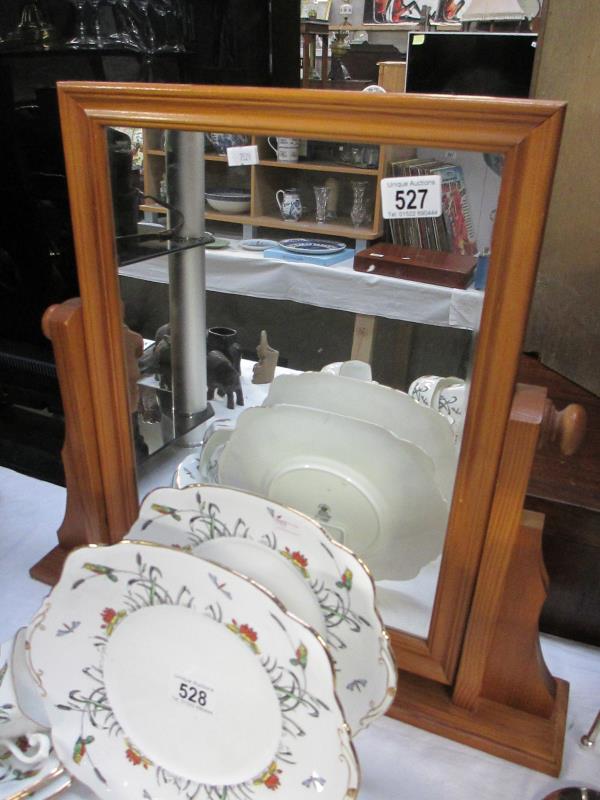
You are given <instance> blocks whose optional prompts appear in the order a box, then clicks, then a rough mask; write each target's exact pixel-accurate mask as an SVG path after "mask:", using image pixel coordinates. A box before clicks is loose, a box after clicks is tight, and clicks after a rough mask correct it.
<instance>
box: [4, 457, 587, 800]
mask: <svg viewBox="0 0 600 800" xmlns="http://www.w3.org/2000/svg"><path fill="white" fill-rule="evenodd" d="M64 504H65V490H64V489H62V488H61V487H58V486H54V485H52V484H48V483H45V482H43V481H38V480H35V479H33V478H28V477H25V476H23V475H20V474H18V473H16V472H13V471H11V470H8V469H5V468H0V508H1V510H2V518H1V523H0V524H1V527H2V536H1V537H0V608H1V609H2V614H1V615H0V641H5V640H6V639H8V638H10V637H11V636H12V635H13V634H14V633H15V631H16V630H17V629H18V628H19V627H20V626H22V625H26V624H27V623H28V622H29V620H30V619H31V618H32V616H33V615H34V614H35V612H36V611H37V610H38V608H39V606H40V603H41V601H42V599H43V598H44V597H45V595H46V594H47V592H48V587H47V586H44V585H43V584H41V583H37V582H36V581H33V580H31V578H30V577H29V574H28V569H29V567H30V565H31V564H33V563H34V562H36V561H37V560H38V559H39V558H40V557H41V556H42V555H43V554H44V553H46V552H47V551H48V549H49V548H50V547H52V546H53V545H54V543H55V539H56V529H57V527H58V526H59V524H60V522H61V519H62V515H63V513H64ZM542 646H543V650H544V654H545V656H546V659H547V661H548V666H549V667H550V670H551V671H552V672H553V673H554V674H555V675H559V676H561V677H563V678H565V679H566V680H568V681H570V683H571V693H570V701H569V713H568V720H567V734H566V740H565V756H564V761H563V776H562V777H561V778H560V779H554V778H550V777H548V776H547V775H542V774H540V773H537V772H532V771H531V770H528V769H525V768H524V767H520V766H517V765H515V764H509V763H507V762H504V761H501V760H500V759H497V758H494V757H493V756H489V755H487V754H486V753H482V752H480V751H478V750H472V749H470V748H468V747H465V746H463V745H459V744H456V743H454V742H451V741H448V740H446V739H443V738H441V737H438V736H435V735H433V734H430V733H426V732H425V731H421V730H419V729H417V728H413V727H411V726H409V725H405V724H403V723H401V722H396V721H395V720H392V719H389V718H387V717H386V718H384V719H381V720H379V721H377V722H376V723H375V724H374V725H373V726H372V727H371V728H369V729H368V730H367V731H365V732H364V733H362V734H360V736H358V738H357V740H356V747H357V751H358V755H359V758H360V762H361V768H362V789H361V792H360V800H416V798H432V800H433V799H435V800H438V798H442V797H443V798H444V800H464V799H465V798H468V797H473V798H475V797H476V798H477V800H542V798H543V797H545V795H547V794H549V793H550V792H551V791H552V790H553V789H556V788H558V787H561V786H573V785H578V784H581V785H582V786H585V785H587V786H590V787H599V786H600V748H599V747H598V745H596V747H594V748H591V749H583V748H581V747H580V746H579V737H580V736H581V734H582V733H584V732H585V731H586V730H587V729H588V728H589V726H590V724H591V722H592V720H593V719H594V715H595V713H596V711H597V708H598V698H599V697H600V650H599V649H598V648H594V647H589V646H585V645H581V644H576V643H574V642H569V641H566V640H562V639H557V638H554V637H547V636H543V637H542ZM61 796H62V797H64V798H65V800H91V798H93V795H92V794H91V793H90V792H89V791H88V790H87V789H86V788H85V787H84V786H82V785H80V784H78V785H75V786H74V787H73V788H72V789H70V790H68V791H67V792H65V793H64V794H63V795H61Z"/></svg>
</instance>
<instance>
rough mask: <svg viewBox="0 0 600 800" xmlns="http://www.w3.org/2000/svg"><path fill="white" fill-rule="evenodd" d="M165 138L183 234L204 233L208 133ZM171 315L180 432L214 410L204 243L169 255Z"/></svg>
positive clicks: (176, 133)
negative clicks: (208, 375)
mask: <svg viewBox="0 0 600 800" xmlns="http://www.w3.org/2000/svg"><path fill="white" fill-rule="evenodd" d="M165 138H166V143H165V149H166V184H167V193H168V199H169V204H170V205H173V206H174V207H175V208H177V209H178V210H179V211H181V212H182V214H183V216H184V220H185V221H184V225H183V228H182V229H181V231H180V234H179V235H180V236H183V237H199V236H202V235H203V234H204V224H205V222H204V134H203V133H196V132H193V131H168V132H167V135H166V137H165ZM170 224H171V221H170V220H169V225H170ZM169 321H170V323H171V371H172V391H173V425H174V433H175V437H176V438H177V437H180V436H182V435H183V434H185V433H187V432H189V431H191V430H192V429H193V428H195V427H197V426H198V425H200V423H202V422H204V420H206V419H208V418H209V417H211V416H212V415H213V413H214V412H213V410H212V407H211V405H210V403H208V402H207V399H206V395H207V380H206V275H205V261H204V247H194V248H192V249H190V250H181V251H179V252H176V253H172V254H170V255H169ZM185 438H186V439H187V441H185V442H184V444H186V445H191V444H196V443H197V442H194V441H192V440H193V439H194V437H193V436H192V437H185ZM198 443H199V442H198Z"/></svg>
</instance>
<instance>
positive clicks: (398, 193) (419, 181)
mask: <svg viewBox="0 0 600 800" xmlns="http://www.w3.org/2000/svg"><path fill="white" fill-rule="evenodd" d="M381 210H382V214H383V218H384V219H406V218H409V217H439V216H440V214H441V213H442V179H441V176H440V175H408V176H406V177H404V178H384V179H383V180H382V181H381Z"/></svg>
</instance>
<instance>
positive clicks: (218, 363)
mask: <svg viewBox="0 0 600 800" xmlns="http://www.w3.org/2000/svg"><path fill="white" fill-rule="evenodd" d="M206 366H207V369H206V379H207V383H208V399H209V400H213V399H214V396H215V389H216V390H217V394H218V395H219V397H224V396H226V397H227V408H234V407H235V403H234V400H233V396H234V394H235V399H236V400H237V404H238V406H243V405H244V395H243V394H242V386H241V383H240V375H239V372H238V371H237V370H236V368H235V367H234V366H233V364H232V363H231V361H230V360H229V359H228V358H227V356H226V355H225V354H224V353H221V351H220V350H210V351H209V352H208V354H207V356H206Z"/></svg>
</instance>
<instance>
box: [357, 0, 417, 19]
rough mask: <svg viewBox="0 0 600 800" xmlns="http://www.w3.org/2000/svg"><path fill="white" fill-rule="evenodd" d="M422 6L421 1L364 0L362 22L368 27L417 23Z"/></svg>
mask: <svg viewBox="0 0 600 800" xmlns="http://www.w3.org/2000/svg"><path fill="white" fill-rule="evenodd" d="M423 5H424V3H423V2H421V0H419V2H417V0H365V8H364V13H363V22H364V23H365V24H369V25H373V24H380V25H389V24H400V23H403V22H413V23H415V22H419V20H420V19H421V9H422V6H423Z"/></svg>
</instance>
